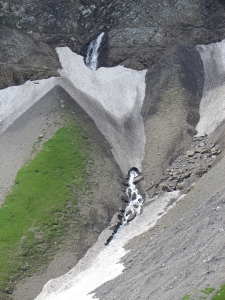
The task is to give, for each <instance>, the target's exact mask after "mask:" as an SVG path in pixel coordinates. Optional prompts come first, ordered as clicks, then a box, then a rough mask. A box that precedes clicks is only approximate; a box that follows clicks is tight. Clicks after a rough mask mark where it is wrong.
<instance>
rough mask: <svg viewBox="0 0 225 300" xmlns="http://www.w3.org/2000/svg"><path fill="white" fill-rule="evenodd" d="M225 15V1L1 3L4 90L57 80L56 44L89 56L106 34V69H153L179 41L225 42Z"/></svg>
mask: <svg viewBox="0 0 225 300" xmlns="http://www.w3.org/2000/svg"><path fill="white" fill-rule="evenodd" d="M224 15H225V4H224V2H223V1H221V0H216V1H213V0H207V1H203V0H188V1H171V0H162V1H158V0H151V1H145V0H140V1H122V2H121V1H117V0H113V1H111V0H107V1H100V0H96V1H88V0H67V1H61V0H57V1H52V0H47V1H44V0H40V1H38V2H37V1H34V0H30V1H23V0H11V1H0V24H1V31H0V37H1V41H2V42H1V46H0V47H1V48H0V50H1V53H4V55H3V56H1V58H0V63H1V73H0V76H1V86H0V87H2V88H3V87H6V86H8V85H15V84H21V83H22V82H24V81H26V80H28V79H31V80H33V79H37V78H39V79H40V78H46V77H50V76H53V75H54V76H55V74H56V70H57V68H58V67H59V64H58V61H57V57H56V56H55V53H54V48H55V47H56V46H68V47H70V49H71V50H72V51H74V52H76V53H78V54H82V55H83V56H85V55H86V50H87V46H88V44H89V43H90V41H92V40H93V39H94V38H95V37H96V36H97V35H98V34H99V33H100V32H102V31H104V32H105V33H106V34H105V38H104V40H103V43H102V47H101V50H100V52H101V56H100V57H101V59H100V66H115V65H119V64H121V65H124V66H126V67H129V68H133V69H137V70H141V69H144V68H148V67H150V66H151V65H153V64H154V63H155V62H156V61H157V60H158V59H159V58H160V57H161V56H162V55H163V54H164V53H165V52H166V51H167V50H168V49H169V48H171V47H173V46H175V45H176V44H177V43H183V42H185V43H188V44H190V45H194V46H195V45H197V44H208V43H211V42H216V41H219V40H221V39H222V38H224V37H225V34H224V29H225V18H224ZM8 66H9V67H8ZM6 69H7V70H6Z"/></svg>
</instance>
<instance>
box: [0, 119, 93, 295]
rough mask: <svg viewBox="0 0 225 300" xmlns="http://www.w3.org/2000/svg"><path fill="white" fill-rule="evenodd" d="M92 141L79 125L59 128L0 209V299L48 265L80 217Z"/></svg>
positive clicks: (19, 179)
mask: <svg viewBox="0 0 225 300" xmlns="http://www.w3.org/2000/svg"><path fill="white" fill-rule="evenodd" d="M87 148H89V142H88V140H87V139H84V138H83V134H82V130H81V129H80V128H79V127H77V126H75V125H72V124H71V125H68V126H66V127H63V128H61V129H59V130H58V131H57V132H56V134H55V136H54V137H53V138H51V139H50V140H48V141H47V142H46V143H45V144H44V145H43V148H42V150H41V151H40V152H39V153H38V154H37V155H36V157H35V158H34V159H33V160H31V161H28V162H27V163H26V164H25V165H24V166H23V167H22V169H21V170H20V171H19V172H18V174H17V177H16V180H15V185H14V187H13V188H12V191H11V193H10V194H9V195H8V196H7V197H6V201H5V203H4V205H3V206H2V208H1V210H0V278H1V281H0V299H8V295H7V294H11V293H12V290H13V287H14V285H15V283H16V281H17V280H18V279H20V278H22V277H24V276H31V274H33V273H34V272H35V271H36V269H37V268H38V267H39V265H40V263H41V264H43V263H47V262H48V261H49V259H50V258H51V257H52V255H53V254H54V253H55V252H56V251H57V249H58V246H57V245H58V244H60V242H62V241H63V238H64V236H65V234H66V232H67V230H68V228H69V226H70V225H71V224H70V220H71V219H74V220H75V221H76V219H77V221H78V220H79V210H78V206H77V203H76V199H75V194H76V193H77V192H78V191H80V190H83V191H85V190H86V188H87V185H86V184H87V172H86V165H87V163H88V161H90V156H89V154H88V153H87V151H86V149H87Z"/></svg>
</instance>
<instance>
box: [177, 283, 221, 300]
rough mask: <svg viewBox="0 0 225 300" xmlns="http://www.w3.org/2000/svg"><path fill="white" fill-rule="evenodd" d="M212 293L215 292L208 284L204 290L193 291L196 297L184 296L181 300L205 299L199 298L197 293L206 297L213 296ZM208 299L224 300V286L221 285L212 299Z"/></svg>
mask: <svg viewBox="0 0 225 300" xmlns="http://www.w3.org/2000/svg"><path fill="white" fill-rule="evenodd" d="M214 292H215V288H212V287H210V286H209V284H208V285H207V287H206V288H205V289H204V290H197V291H195V292H194V294H196V295H191V294H188V295H185V296H184V297H183V299H182V300H199V299H206V297H205V296H204V297H203V296H200V295H199V293H201V294H204V295H207V296H208V295H211V294H214ZM207 299H208V298H207ZM210 299H212V300H225V284H224V285H222V286H221V288H220V289H219V290H218V291H216V293H215V294H214V296H212V298H210Z"/></svg>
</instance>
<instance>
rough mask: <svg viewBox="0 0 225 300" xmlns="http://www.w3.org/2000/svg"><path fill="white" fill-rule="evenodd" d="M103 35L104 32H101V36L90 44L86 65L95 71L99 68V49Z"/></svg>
mask: <svg viewBox="0 0 225 300" xmlns="http://www.w3.org/2000/svg"><path fill="white" fill-rule="evenodd" d="M103 36H104V32H102V33H100V34H99V36H98V37H97V38H96V39H95V40H94V41H92V42H91V43H90V45H89V46H88V50H87V56H86V60H85V63H86V66H87V67H88V68H89V69H91V70H93V71H96V70H97V68H98V54H99V53H98V50H99V47H100V45H101V42H102V39H103Z"/></svg>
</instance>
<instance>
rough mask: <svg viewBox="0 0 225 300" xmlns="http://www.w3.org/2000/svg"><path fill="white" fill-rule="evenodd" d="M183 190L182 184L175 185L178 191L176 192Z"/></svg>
mask: <svg viewBox="0 0 225 300" xmlns="http://www.w3.org/2000/svg"><path fill="white" fill-rule="evenodd" d="M183 188H184V186H183V184H181V183H178V184H177V189H178V190H180V191H181V190H183Z"/></svg>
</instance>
